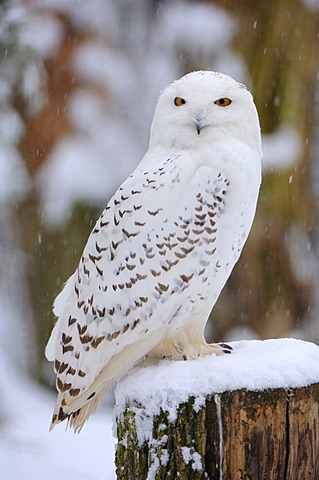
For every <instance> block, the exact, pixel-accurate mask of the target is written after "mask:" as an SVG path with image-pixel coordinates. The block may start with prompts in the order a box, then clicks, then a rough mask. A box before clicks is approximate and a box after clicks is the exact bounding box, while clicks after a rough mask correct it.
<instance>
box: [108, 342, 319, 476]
mask: <svg viewBox="0 0 319 480" xmlns="http://www.w3.org/2000/svg"><path fill="white" fill-rule="evenodd" d="M232 347H233V349H234V350H233V353H232V354H231V355H224V356H222V357H216V356H209V357H205V358H199V359H197V360H193V361H185V362H182V361H181V362H177V361H175V362H174V361H169V360H162V361H160V362H159V363H158V364H156V365H150V366H140V367H136V368H135V369H134V370H133V371H131V372H130V373H129V375H127V376H126V377H125V378H124V379H122V380H121V381H120V382H119V384H118V385H117V387H116V391H115V397H116V406H115V421H116V429H117V438H118V445H117V452H116V462H115V463H116V473H117V478H118V479H119V480H122V479H123V480H124V479H125V480H153V479H155V480H157V479H169V478H171V479H174V480H176V479H178V478H180V479H192V480H193V479H206V478H207V479H210V480H221V479H224V480H261V479H263V480H299V479H303V480H315V479H319V348H318V346H316V345H314V344H312V343H308V342H303V341H301V340H294V339H280V340H264V341H257V340H256V341H241V342H234V343H232Z"/></svg>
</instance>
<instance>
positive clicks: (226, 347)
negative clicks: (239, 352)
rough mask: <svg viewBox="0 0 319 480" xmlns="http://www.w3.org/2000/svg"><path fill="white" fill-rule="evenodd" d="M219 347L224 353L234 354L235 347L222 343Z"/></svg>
mask: <svg viewBox="0 0 319 480" xmlns="http://www.w3.org/2000/svg"><path fill="white" fill-rule="evenodd" d="M218 345H219V346H220V347H221V348H222V350H223V352H224V353H232V350H233V347H231V346H230V345H228V343H223V342H220V343H218Z"/></svg>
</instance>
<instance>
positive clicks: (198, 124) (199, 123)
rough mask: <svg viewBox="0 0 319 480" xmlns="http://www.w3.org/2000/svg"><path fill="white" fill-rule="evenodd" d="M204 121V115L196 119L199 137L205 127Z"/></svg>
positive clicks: (197, 116)
mask: <svg viewBox="0 0 319 480" xmlns="http://www.w3.org/2000/svg"><path fill="white" fill-rule="evenodd" d="M204 126H205V125H204V121H203V116H202V115H196V117H195V127H196V131H197V135H200V132H201V130H202V129H203V127H204Z"/></svg>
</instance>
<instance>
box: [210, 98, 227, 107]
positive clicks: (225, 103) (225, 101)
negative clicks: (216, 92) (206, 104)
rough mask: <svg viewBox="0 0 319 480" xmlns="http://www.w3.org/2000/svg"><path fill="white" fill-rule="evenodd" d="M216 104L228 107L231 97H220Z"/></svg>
mask: <svg viewBox="0 0 319 480" xmlns="http://www.w3.org/2000/svg"><path fill="white" fill-rule="evenodd" d="M214 103H216V105H218V106H219V107H228V105H230V104H231V100H230V99H229V98H226V97H225V98H219V99H218V100H216V102H214Z"/></svg>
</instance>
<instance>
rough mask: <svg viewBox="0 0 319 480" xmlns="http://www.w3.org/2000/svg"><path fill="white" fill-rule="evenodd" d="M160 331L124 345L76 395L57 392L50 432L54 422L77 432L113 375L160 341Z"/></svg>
mask: <svg viewBox="0 0 319 480" xmlns="http://www.w3.org/2000/svg"><path fill="white" fill-rule="evenodd" d="M163 335H164V334H163V332H158V331H157V330H156V331H155V332H152V333H151V334H150V335H148V336H147V337H146V338H144V339H143V340H140V341H138V342H135V343H133V344H131V345H128V346H127V347H126V348H125V349H124V350H122V352H120V353H118V354H117V355H114V357H113V358H112V359H111V361H110V362H109V363H108V364H107V365H106V366H105V367H104V368H103V369H102V370H101V372H100V373H99V375H98V376H97V377H96V379H95V380H94V381H93V383H92V384H91V385H90V386H89V387H88V388H87V389H86V390H84V391H83V392H82V393H81V394H80V395H79V396H78V397H76V398H74V397H70V396H69V395H68V393H67V392H63V393H62V392H60V393H59V395H58V399H57V404H56V407H55V410H54V413H53V418H52V423H51V426H50V431H51V430H52V429H53V428H54V427H55V425H56V424H58V423H60V422H63V421H64V420H67V421H68V425H67V426H68V427H72V428H73V429H74V431H75V432H78V433H79V432H80V431H81V429H82V428H83V426H84V424H85V422H86V420H87V419H88V418H89V416H90V415H92V413H94V412H95V410H96V409H97V407H98V405H99V403H100V401H101V399H102V397H103V396H104V395H105V394H106V392H107V391H108V389H109V388H110V385H111V383H112V381H113V379H114V378H115V377H118V376H120V375H123V374H124V373H126V372H127V370H128V369H129V368H130V367H132V366H133V365H134V364H136V363H137V362H138V361H139V360H141V359H142V358H143V357H144V356H145V355H146V354H147V353H148V352H149V351H150V350H152V349H153V348H154V347H155V346H156V345H157V344H158V343H159V342H161V341H162V337H163Z"/></svg>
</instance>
